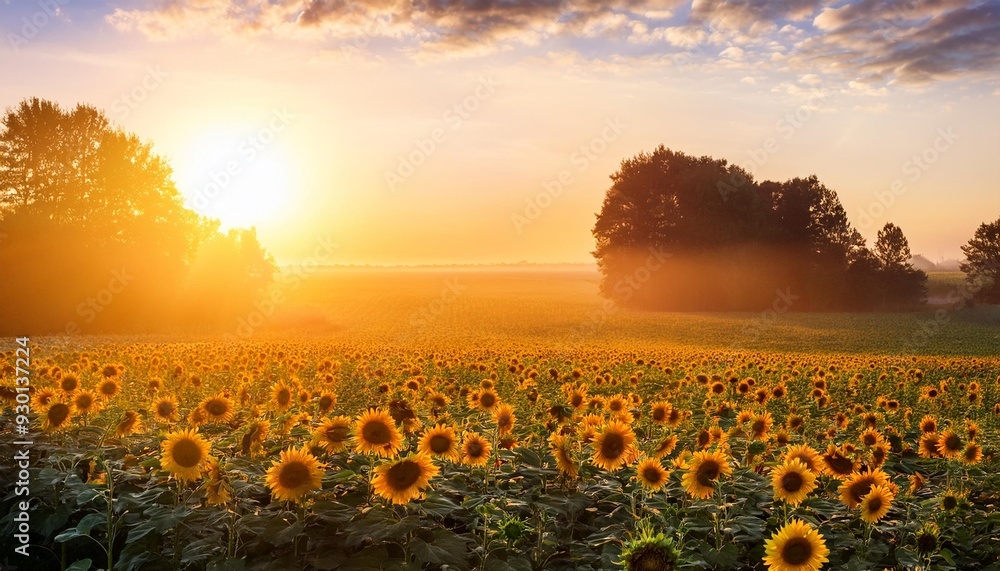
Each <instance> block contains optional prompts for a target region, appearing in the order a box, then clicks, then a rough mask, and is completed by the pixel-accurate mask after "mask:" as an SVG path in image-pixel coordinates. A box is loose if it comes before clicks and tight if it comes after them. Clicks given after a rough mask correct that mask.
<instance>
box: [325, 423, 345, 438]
mask: <svg viewBox="0 0 1000 571" xmlns="http://www.w3.org/2000/svg"><path fill="white" fill-rule="evenodd" d="M326 437H327V439H328V440H329V441H330V442H343V441H345V440H347V427H346V426H331V427H330V428H327V429H326Z"/></svg>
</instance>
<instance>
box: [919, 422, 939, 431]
mask: <svg viewBox="0 0 1000 571" xmlns="http://www.w3.org/2000/svg"><path fill="white" fill-rule="evenodd" d="M920 428H921V429H923V431H924V432H934V431H935V430H937V424H935V423H933V422H925V423H924V425H923V426H921V427H920Z"/></svg>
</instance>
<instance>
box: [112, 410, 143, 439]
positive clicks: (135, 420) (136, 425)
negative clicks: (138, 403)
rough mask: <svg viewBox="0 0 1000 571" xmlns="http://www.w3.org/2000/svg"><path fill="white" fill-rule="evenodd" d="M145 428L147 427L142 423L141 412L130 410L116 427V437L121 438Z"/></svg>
mask: <svg viewBox="0 0 1000 571" xmlns="http://www.w3.org/2000/svg"><path fill="white" fill-rule="evenodd" d="M143 430H145V427H144V426H143V424H142V418H140V417H139V413H138V412H135V411H134V410H129V411H126V412H125V416H124V417H122V419H121V421H120V422H119V423H118V426H116V427H115V437H117V438H121V437H123V436H129V435H130V434H135V433H136V432H142V431H143Z"/></svg>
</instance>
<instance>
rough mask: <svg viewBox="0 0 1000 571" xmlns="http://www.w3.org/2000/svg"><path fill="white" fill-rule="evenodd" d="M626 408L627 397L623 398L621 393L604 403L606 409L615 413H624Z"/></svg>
mask: <svg viewBox="0 0 1000 571" xmlns="http://www.w3.org/2000/svg"><path fill="white" fill-rule="evenodd" d="M625 406H626V405H625V397H623V396H622V395H621V394H620V393H619V394H616V395H612V396H610V397H608V398H607V400H605V401H604V408H606V409H608V410H609V411H611V412H614V413H619V412H622V411H624V410H625Z"/></svg>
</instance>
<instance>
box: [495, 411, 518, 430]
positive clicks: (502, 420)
mask: <svg viewBox="0 0 1000 571" xmlns="http://www.w3.org/2000/svg"><path fill="white" fill-rule="evenodd" d="M512 424H514V423H513V422H512V421H511V420H510V415H509V414H501V415H500V416H498V417H497V426H498V427H500V428H506V427H508V426H510V425H512Z"/></svg>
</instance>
